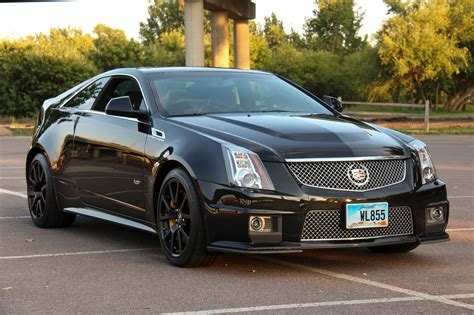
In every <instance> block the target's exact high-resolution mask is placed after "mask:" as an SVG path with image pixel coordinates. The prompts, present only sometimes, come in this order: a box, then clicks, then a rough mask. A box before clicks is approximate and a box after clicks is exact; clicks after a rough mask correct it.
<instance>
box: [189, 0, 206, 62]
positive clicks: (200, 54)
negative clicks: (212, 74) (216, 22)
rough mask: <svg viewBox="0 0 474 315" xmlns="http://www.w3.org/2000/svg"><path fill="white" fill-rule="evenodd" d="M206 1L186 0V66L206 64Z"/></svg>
mask: <svg viewBox="0 0 474 315" xmlns="http://www.w3.org/2000/svg"><path fill="white" fill-rule="evenodd" d="M203 21H204V3H203V0H185V1H184V34H185V38H186V42H185V45H186V66H188V67H189V66H197V67H203V66H204V24H203Z"/></svg>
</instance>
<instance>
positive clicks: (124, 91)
mask: <svg viewBox="0 0 474 315" xmlns="http://www.w3.org/2000/svg"><path fill="white" fill-rule="evenodd" d="M325 100H326V102H324V101H322V100H320V99H319V98H317V97H315V96H314V95H312V94H311V93H309V92H308V91H305V90H304V89H302V88H301V87H299V86H297V85H295V84H293V83H292V82H290V81H288V80H286V79H284V78H281V77H278V76H275V75H273V74H269V73H265V72H260V71H242V70H232V69H209V68H143V69H118V70H113V71H109V72H106V73H103V74H101V75H99V76H96V77H94V78H92V79H90V80H87V81H85V82H83V83H81V84H79V85H78V86H76V87H74V88H72V89H70V90H69V91H67V92H64V93H63V94H61V95H59V96H57V97H55V98H52V99H49V100H46V101H45V102H44V104H43V106H42V109H41V112H40V114H39V117H38V121H37V125H36V128H35V131H34V136H33V140H32V143H31V148H30V150H29V153H28V157H27V161H26V166H27V167H26V177H27V182H28V197H29V199H28V200H29V208H30V213H31V217H32V219H33V222H34V223H35V224H36V225H37V226H39V227H43V228H49V227H64V226H68V225H70V224H72V223H73V221H74V219H75V217H76V215H84V216H89V217H95V218H99V219H104V220H108V221H111V222H115V223H119V224H124V225H127V226H131V227H134V228H138V229H141V230H144V231H148V232H151V233H155V234H157V235H158V237H159V239H160V242H161V245H162V248H163V251H164V253H165V255H166V257H167V258H168V260H169V261H170V262H171V263H172V264H174V265H176V266H201V265H206V264H210V263H212V261H213V259H214V257H215V253H216V252H220V251H227V252H238V253H259V254H260V253H289V252H300V251H302V250H306V249H317V248H339V247H355V246H361V247H368V248H369V249H371V250H373V251H375V252H406V251H410V250H413V249H415V248H416V247H417V246H418V245H419V244H423V243H431V242H439V241H447V240H449V236H448V234H446V232H445V228H446V225H447V221H448V211H449V203H448V200H447V196H446V186H445V184H444V183H443V182H442V181H441V180H439V179H438V178H437V176H436V171H435V168H434V166H433V162H432V160H431V157H430V154H429V152H428V150H427V148H426V145H425V144H424V143H423V142H421V141H419V140H416V139H414V138H412V137H410V136H408V135H405V134H402V133H399V132H396V131H393V130H390V129H386V128H383V127H379V126H376V125H372V124H368V123H364V122H361V121H358V120H355V119H352V118H350V117H347V116H344V115H342V114H341V113H340V111H341V110H342V107H341V106H340V103H339V102H338V101H337V100H336V99H334V98H327V99H326V98H325Z"/></svg>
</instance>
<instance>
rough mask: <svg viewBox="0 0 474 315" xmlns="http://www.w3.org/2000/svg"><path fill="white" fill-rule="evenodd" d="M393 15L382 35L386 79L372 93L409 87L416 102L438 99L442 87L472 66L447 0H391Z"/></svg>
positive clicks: (380, 45)
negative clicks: (456, 33) (394, 13)
mask: <svg viewBox="0 0 474 315" xmlns="http://www.w3.org/2000/svg"><path fill="white" fill-rule="evenodd" d="M387 3H388V4H389V5H391V11H392V12H399V13H398V14H396V15H394V16H393V17H392V18H390V19H389V20H388V21H387V22H386V25H385V26H384V27H383V29H382V30H381V31H380V32H379V34H378V40H379V52H378V54H379V57H380V60H381V63H382V65H383V66H384V67H386V75H385V80H381V81H380V82H379V83H378V84H376V86H377V87H376V88H375V89H374V90H373V93H372V94H377V93H379V94H380V93H381V92H387V91H390V92H392V93H393V91H397V90H400V88H398V87H399V86H402V88H407V89H408V93H409V94H411V97H412V99H413V101H415V102H416V101H417V100H422V101H426V100H428V99H429V100H431V101H432V102H433V101H434V100H435V99H436V98H437V94H438V92H439V89H440V86H441V84H442V83H443V82H447V81H448V80H450V79H451V78H452V77H453V76H455V75H457V74H459V73H460V72H461V71H462V70H463V69H465V68H466V67H467V66H468V61H469V50H468V49H467V48H466V47H462V46H461V45H460V44H461V42H460V40H459V37H458V36H455V34H454V32H453V25H452V19H451V18H450V14H451V6H450V3H449V2H448V1H446V0H437V1H430V2H428V1H425V0H413V1H408V2H403V3H402V2H400V1H394V0H390V1H388V2H387Z"/></svg>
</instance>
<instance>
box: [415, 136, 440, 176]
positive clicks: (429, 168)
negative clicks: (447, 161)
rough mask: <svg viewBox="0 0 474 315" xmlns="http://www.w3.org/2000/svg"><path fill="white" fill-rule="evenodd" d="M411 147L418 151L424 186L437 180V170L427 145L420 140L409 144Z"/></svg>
mask: <svg viewBox="0 0 474 315" xmlns="http://www.w3.org/2000/svg"><path fill="white" fill-rule="evenodd" d="M409 145H410V146H411V147H412V148H413V149H414V150H415V151H416V153H417V154H418V160H419V163H418V165H419V167H420V174H421V182H422V183H423V184H426V183H429V182H431V181H433V180H435V179H436V170H435V167H434V165H433V161H432V160H431V156H430V153H429V152H428V148H427V147H426V144H425V143H423V142H422V141H420V140H414V141H412V142H410V143H409Z"/></svg>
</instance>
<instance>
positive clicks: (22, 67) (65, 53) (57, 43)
mask: <svg viewBox="0 0 474 315" xmlns="http://www.w3.org/2000/svg"><path fill="white" fill-rule="evenodd" d="M93 49H94V44H93V42H92V39H91V37H90V36H88V35H82V32H80V31H78V30H73V29H52V30H51V32H50V34H49V35H45V34H40V35H37V36H30V37H27V38H24V39H15V40H0V104H2V106H0V115H8V116H15V117H32V116H35V115H36V113H37V112H38V109H39V108H40V106H41V104H42V103H43V102H44V101H45V100H46V99H48V98H51V97H54V96H56V95H58V94H60V93H61V92H64V91H65V90H67V89H69V88H71V87H73V86H74V85H76V84H78V83H79V82H81V81H84V80H85V79H87V78H89V77H91V76H93V75H95V74H97V73H98V70H97V69H96V68H95V66H94V65H93V64H92V62H91V61H90V60H89V58H87V53H89V52H90V51H91V50H93Z"/></svg>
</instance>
